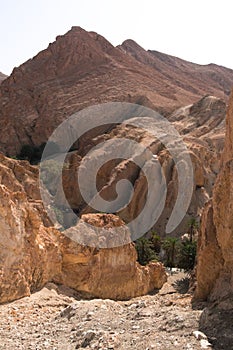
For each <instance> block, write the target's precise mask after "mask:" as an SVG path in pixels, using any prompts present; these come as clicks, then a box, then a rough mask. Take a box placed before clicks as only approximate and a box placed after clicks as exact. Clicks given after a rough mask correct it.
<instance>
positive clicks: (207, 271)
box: [196, 95, 233, 307]
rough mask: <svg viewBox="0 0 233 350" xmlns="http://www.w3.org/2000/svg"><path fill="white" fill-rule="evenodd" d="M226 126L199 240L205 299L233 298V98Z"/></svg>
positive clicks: (199, 275) (201, 286) (199, 273)
mask: <svg viewBox="0 0 233 350" xmlns="http://www.w3.org/2000/svg"><path fill="white" fill-rule="evenodd" d="M226 126H227V131H226V139H225V147H224V152H223V156H222V167H221V171H220V174H219V176H218V178H217V181H216V184H215V186H214V190H213V200H212V202H211V203H209V204H208V205H207V206H206V208H205V212H204V215H203V219H202V227H201V235H200V239H199V252H198V263H197V289H196V297H197V298H201V299H206V298H210V299H211V300H222V299H230V296H231V297H232V293H233V258H232V256H233V255H232V252H233V221H232V220H233V219H232V205H233V200H232V198H233V197H232V193H233V185H232V183H233V149H232V140H233V139H232V137H233V134H232V130H233V95H231V98H230V104H229V108H228V112H227V118H226ZM231 307H232V305H231Z"/></svg>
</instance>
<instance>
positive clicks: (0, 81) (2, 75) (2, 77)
mask: <svg viewBox="0 0 233 350" xmlns="http://www.w3.org/2000/svg"><path fill="white" fill-rule="evenodd" d="M6 78H7V75H5V74H3V73H1V72H0V84H1V83H2V82H3V80H5V79H6Z"/></svg>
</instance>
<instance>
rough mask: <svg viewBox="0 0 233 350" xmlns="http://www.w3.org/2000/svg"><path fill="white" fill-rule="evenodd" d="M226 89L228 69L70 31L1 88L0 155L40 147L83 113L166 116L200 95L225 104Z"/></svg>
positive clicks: (229, 81)
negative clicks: (130, 111) (103, 110)
mask: <svg viewBox="0 0 233 350" xmlns="http://www.w3.org/2000/svg"><path fill="white" fill-rule="evenodd" d="M232 83H233V71H231V70H229V69H226V68H223V67H218V66H214V65H209V66H199V65H195V64H192V63H189V62H185V61H182V60H179V59H177V58H175V57H171V56H167V55H164V54H160V53H156V52H153V51H150V52H147V51H145V50H144V49H142V48H141V47H140V46H139V45H137V44H136V43H134V42H132V41H126V42H125V43H123V44H122V46H120V47H113V46H112V45H111V44H110V43H109V42H108V41H107V40H105V39H104V38H103V37H101V36H100V35H98V34H96V33H93V32H86V31H85V30H83V29H81V28H79V27H73V28H72V29H71V30H70V31H69V32H68V33H67V34H65V35H64V36H59V37H57V39H56V41H55V42H54V43H52V44H50V45H49V47H48V48H47V49H46V50H44V51H42V52H40V53H39V54H38V55H37V56H36V57H34V58H33V59H31V60H29V61H27V62H25V63H24V64H23V65H21V66H20V67H18V68H15V69H14V70H13V72H12V74H11V76H10V77H9V78H8V79H5V80H4V81H3V83H2V84H1V87H0V136H1V137H0V151H3V152H6V153H8V154H9V155H15V154H16V153H17V152H19V150H20V148H21V147H22V145H24V144H31V145H37V146H38V145H40V144H41V143H43V142H46V141H47V139H48V137H49V136H50V134H51V132H52V131H53V130H54V129H55V128H56V127H57V126H58V125H59V124H60V122H61V121H63V120H64V119H66V118H67V117H69V116H70V115H71V114H73V113H75V112H77V111H78V110H80V109H83V108H84V107H87V106H90V105H94V104H98V103H103V102H108V101H128V102H132V103H139V104H143V105H146V106H148V107H151V108H155V109H157V110H158V111H165V112H166V113H167V114H168V113H169V112H170V111H171V110H172V111H173V110H174V109H176V108H178V107H181V106H185V105H187V104H190V103H194V102H195V101H197V100H198V99H199V98H201V97H202V96H204V95H206V94H212V95H214V96H217V97H219V98H223V99H226V97H227V96H228V93H229V89H230V86H231V85H232ZM45 125H46V128H45Z"/></svg>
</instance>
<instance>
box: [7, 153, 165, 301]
mask: <svg viewBox="0 0 233 350" xmlns="http://www.w3.org/2000/svg"><path fill="white" fill-rule="evenodd" d="M0 180H1V185H0V198H1V201H0V247H1V249H0V275H1V281H0V303H3V302H8V301H11V300H15V299H18V298H21V297H23V296H27V295H29V294H30V293H31V292H33V291H35V290H37V289H40V288H41V287H43V286H44V285H45V283H46V282H48V281H55V282H58V283H60V284H65V285H66V286H69V287H72V288H74V289H76V290H78V291H82V292H85V293H87V294H88V295H91V296H95V297H102V298H112V299H127V298H130V297H133V296H139V295H143V294H146V293H148V292H149V291H152V290H154V289H155V288H160V287H162V285H163V283H164V282H165V281H166V278H167V277H166V273H165V270H164V267H163V266H162V264H160V263H151V264H149V265H148V266H145V267H143V266H140V265H139V264H138V263H137V262H136V260H137V253H136V250H135V248H134V245H133V244H132V243H131V244H127V245H124V246H121V247H119V248H113V249H100V250H97V249H95V248H88V247H84V246H81V245H80V244H78V243H75V242H74V241H73V240H71V239H70V238H68V237H67V236H65V235H64V234H62V233H60V232H59V231H58V230H56V229H55V228H54V227H52V226H51V222H50V220H49V219H48V218H47V215H46V213H45V212H44V210H43V206H42V202H41V200H40V194H39V187H38V169H37V168H36V167H33V166H30V165H29V164H28V162H26V161H16V160H12V159H8V158H6V157H4V156H3V155H2V154H1V156H0ZM83 220H85V221H87V222H88V223H89V224H93V225H94V226H95V225H97V226H103V225H104V223H106V222H107V223H108V227H110V228H111V227H114V226H121V225H122V224H123V223H122V221H121V220H120V219H119V218H117V217H115V216H113V215H105V216H104V214H90V215H87V216H86V217H85V216H84V218H83Z"/></svg>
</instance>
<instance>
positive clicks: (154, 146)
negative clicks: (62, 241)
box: [51, 96, 226, 236]
mask: <svg viewBox="0 0 233 350" xmlns="http://www.w3.org/2000/svg"><path fill="white" fill-rule="evenodd" d="M225 110H226V107H225V103H224V102H223V101H222V100H221V99H218V98H216V97H212V96H206V97H204V98H202V99H201V100H199V101H198V102H196V103H194V104H192V105H189V106H187V107H184V108H180V109H178V110H176V111H174V112H173V113H172V115H170V116H168V119H169V121H170V122H171V123H173V125H174V126H175V128H176V129H177V130H178V131H179V133H180V134H181V135H182V136H183V138H184V141H185V143H186V145H187V147H188V149H189V152H190V157H191V160H192V164H193V170H194V184H193V197H192V200H191V203H190V207H189V209H188V212H187V214H186V216H185V218H184V220H183V221H182V222H181V224H180V225H179V226H178V227H177V228H176V229H175V230H174V232H173V234H176V235H181V234H184V233H185V232H187V228H188V221H189V220H190V218H192V217H196V218H198V216H200V214H201V211H202V208H203V206H204V204H205V203H206V202H207V201H208V200H209V198H210V197H211V196H212V187H213V184H214V182H215V179H216V175H217V174H218V172H219V168H220V153H221V151H222V149H223V146H224V129H225V120H224V119H225ZM126 135H127V138H129V139H131V140H134V141H136V142H137V143H139V144H140V145H146V146H147V147H148V148H149V149H150V150H151V152H152V153H153V154H156V155H157V158H158V161H159V162H160V165H161V168H162V169H163V172H164V175H165V178H166V182H167V189H168V194H167V200H166V204H165V208H164V211H163V213H162V215H161V216H160V218H159V220H158V221H157V223H156V225H155V226H154V229H155V230H156V231H157V232H158V233H159V234H160V235H161V236H163V235H164V234H165V227H166V224H167V222H168V219H169V217H170V215H171V212H172V210H173V208H174V205H175V201H176V198H177V193H178V182H177V173H176V167H175V165H174V161H173V159H172V155H171V154H170V153H169V151H168V150H167V149H166V148H165V147H164V145H163V144H162V143H161V142H160V141H159V140H156V139H155V138H154V137H152V135H150V134H149V133H147V132H145V131H144V130H141V129H139V128H138V129H137V128H132V127H131V126H130V125H128V126H125V125H118V126H116V127H113V128H111V129H110V130H108V131H105V130H102V131H101V130H99V132H98V134H97V136H96V133H94V134H93V135H92V134H89V136H88V137H87V138H85V139H82V140H81V141H80V142H79V146H78V147H77V150H76V151H72V152H70V153H69V154H68V156H67V162H68V164H69V165H68V166H67V167H66V169H64V171H63V189H64V194H62V195H61V193H62V191H61V188H60V185H59V181H58V184H56V181H54V185H53V188H51V195H52V196H54V203H55V204H56V205H57V206H60V207H62V206H63V205H65V203H66V199H68V201H69V204H70V206H71V208H72V209H73V210H74V211H76V212H82V213H85V214H87V213H91V212H94V210H93V209H92V208H91V207H90V206H88V205H87V204H86V203H85V201H84V199H83V197H82V195H81V193H80V190H79V186H78V169H79V166H80V163H81V161H82V159H83V157H84V156H85V154H86V153H87V152H89V150H91V149H92V148H93V147H94V146H96V145H97V144H99V143H101V142H103V141H107V142H108V143H106V144H105V143H103V145H102V146H101V148H99V149H98V151H97V152H95V153H94V154H92V161H93V160H95V162H93V164H99V163H100V159H102V157H103V155H104V154H111V152H112V151H113V150H114V147H115V146H114V145H115V143H114V141H116V140H117V139H121V138H124V137H125V136H126ZM118 152H119V154H121V155H124V146H123V144H122V146H121V145H118ZM122 158H124V157H123V156H122ZM134 158H135V159H137V160H138V161H140V162H141V164H142V166H143V165H144V166H145V165H146V162H145V159H144V154H143V152H142V153H140V152H139V150H138V149H136V148H135V151H134V154H132V158H131V159H130V160H125V159H116V160H115V161H111V162H107V163H106V164H105V165H104V166H103V167H101V169H100V170H99V172H98V176H97V188H98V190H99V191H100V194H101V196H102V197H103V198H105V199H108V200H111V201H112V200H114V198H115V196H116V183H117V182H118V181H119V180H121V179H128V180H129V181H130V182H131V183H132V184H133V186H134V195H133V197H132V199H131V201H130V203H129V205H128V206H127V208H125V209H124V210H121V211H119V212H118V213H117V214H118V215H119V216H120V217H121V218H122V219H123V221H124V222H126V223H128V222H131V221H132V220H133V219H134V218H135V217H137V216H138V215H139V214H140V213H141V211H142V209H143V207H144V205H145V202H146V191H147V181H146V177H145V175H144V173H143V171H142V170H140V169H139V167H137V166H136V165H135V163H134V162H133V159H134ZM148 166H149V164H148ZM88 181H91V180H90V179H89V178H88V177H86V183H85V188H88V186H89V185H90V183H88ZM157 190H158V188H156V187H155V188H154V191H155V192H156V191H157ZM64 195H65V196H64ZM151 209H152V211H153V208H151ZM151 214H152V213H151ZM67 224H68V223H67Z"/></svg>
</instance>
